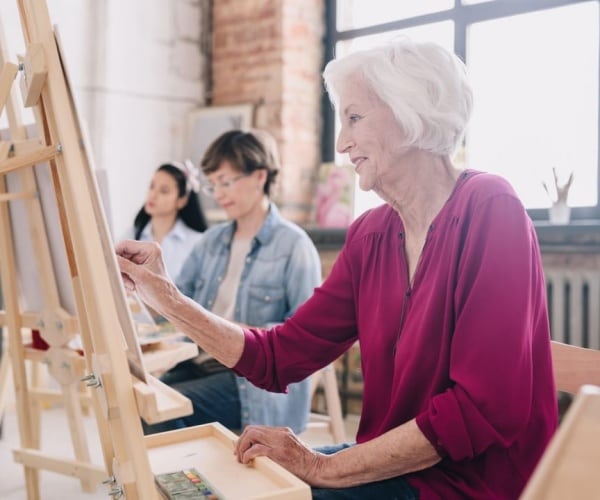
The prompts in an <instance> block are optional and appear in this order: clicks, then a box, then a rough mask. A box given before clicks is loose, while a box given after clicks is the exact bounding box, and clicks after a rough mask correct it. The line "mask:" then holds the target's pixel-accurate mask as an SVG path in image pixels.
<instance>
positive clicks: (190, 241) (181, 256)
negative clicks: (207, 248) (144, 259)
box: [124, 219, 202, 281]
mask: <svg viewBox="0 0 600 500" xmlns="http://www.w3.org/2000/svg"><path fill="white" fill-rule="evenodd" d="M134 237H135V228H131V229H130V230H129V231H128V232H127V234H126V235H125V238H124V239H133V238H134ZM201 237H202V233H201V232H199V231H196V230H195V229H192V228H191V227H189V226H187V225H186V224H185V222H183V221H182V220H181V219H177V221H176V222H175V225H174V226H173V228H172V229H171V230H170V231H169V232H168V233H167V234H166V235H165V237H164V238H163V240H162V243H161V244H160V246H161V248H162V255H163V260H164V261H165V265H166V267H167V272H168V273H169V276H170V277H171V278H172V279H173V281H175V280H176V279H177V276H178V275H179V271H181V267H182V266H183V263H184V262H185V259H187V257H188V255H189V254H190V252H191V251H192V248H194V246H195V245H196V243H197V242H198V240H199V239H200V238H201ZM140 241H154V238H153V237H152V223H151V222H149V223H148V224H146V227H144V229H143V230H142V234H140Z"/></svg>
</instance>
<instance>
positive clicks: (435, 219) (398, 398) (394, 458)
mask: <svg viewBox="0 0 600 500" xmlns="http://www.w3.org/2000/svg"><path fill="white" fill-rule="evenodd" d="M324 78H325V82H326V85H327V89H328V91H329V93H330V96H331V97H332V100H333V102H334V104H335V106H336V108H337V110H338V112H339V117H340V121H341V131H340V134H339V138H338V141H337V149H338V151H339V152H340V153H345V154H348V156H349V158H350V161H351V162H352V163H353V164H354V166H355V170H356V174H357V175H358V176H359V183H360V188H361V189H363V190H373V191H375V193H377V194H378V195H379V196H380V197H381V198H382V199H383V200H384V201H385V202H386V203H385V204H384V205H382V206H380V207H378V208H375V209H373V210H370V211H368V212H366V213H365V214H364V215H362V216H361V217H360V218H359V219H358V220H356V221H355V222H354V223H353V224H352V226H351V227H350V229H349V230H348V234H347V236H346V241H345V244H344V247H343V249H342V251H341V253H340V255H339V257H338V259H337V260H336V262H335V264H334V266H333V269H332V271H331V273H330V275H329V277H328V278H327V280H326V281H325V282H324V283H323V285H322V286H321V287H319V288H318V289H316V290H315V293H314V295H313V296H312V297H311V298H310V299H308V301H307V302H306V303H305V304H304V305H303V306H301V307H300V308H299V309H298V310H297V312H296V313H295V314H294V315H293V316H292V317H291V318H290V319H289V320H288V321H287V322H286V323H284V324H283V325H279V326H276V327H275V328H274V329H271V330H260V329H252V328H250V329H243V328H241V327H239V326H235V325H233V324H229V323H226V322H223V321H221V320H218V319H217V318H215V317H213V316H212V315H211V314H210V313H208V312H207V311H205V310H202V309H201V308H199V307H198V306H197V305H195V304H193V303H192V302H190V301H188V300H186V299H185V298H183V297H182V296H181V295H180V294H178V293H177V291H176V290H175V288H174V286H173V285H172V283H170V282H169V280H168V277H166V276H165V274H164V269H163V265H162V262H161V259H160V253H159V251H158V250H157V249H156V248H155V247H152V246H148V245H144V244H141V243H135V242H125V243H122V244H121V245H119V246H118V247H117V253H118V254H119V256H120V258H119V262H120V266H121V270H122V272H123V275H124V281H125V285H126V286H128V287H130V288H136V289H137V290H138V291H139V292H140V294H141V295H142V297H143V298H144V300H146V301H147V302H148V303H149V304H150V305H151V306H152V307H154V308H156V309H158V310H159V311H160V312H161V313H162V314H164V315H165V316H166V317H167V318H169V319H170V320H171V321H172V322H173V323H175V324H176V325H177V326H178V327H179V328H181V329H182V330H184V331H185V332H186V333H187V334H188V335H189V336H190V337H191V338H193V339H194V340H195V341H196V342H197V343H198V344H199V345H201V346H202V347H203V348H204V349H205V350H207V351H209V352H211V353H213V354H214V355H215V356H216V357H217V358H218V359H220V360H221V361H222V362H223V363H224V364H225V365H227V366H231V367H233V368H234V370H235V371H236V372H238V373H240V374H243V375H244V376H245V377H247V378H248V379H249V380H250V381H252V382H253V383H254V384H256V385H258V386H260V387H264V388H267V389H269V390H273V391H284V390H285V388H286V386H287V385H288V384H290V383H292V382H295V381H298V380H301V379H303V378H304V377H306V376H307V375H309V374H310V373H312V372H314V371H315V370H318V369H319V368H321V367H323V366H325V365H327V364H328V363H330V362H331V361H332V360H334V359H336V358H337V357H338V356H340V355H341V354H342V353H344V352H345V351H346V350H347V349H348V348H349V347H350V346H351V345H352V344H353V343H354V342H356V341H358V342H359V344H360V350H361V362H362V371H363V378H364V392H363V407H362V414H361V420H360V425H359V428H358V433H357V436H356V443H349V444H345V445H340V446H335V447H329V448H321V449H317V450H312V449H309V448H308V447H306V446H305V445H304V444H303V443H302V442H301V441H300V440H299V439H297V438H296V436H294V435H293V434H292V432H291V431H290V430H289V429H286V428H271V427H263V426H249V427H247V428H246V429H245V430H244V432H243V433H242V434H241V436H240V438H239V440H238V443H237V447H236V453H237V457H238V459H239V460H240V461H241V462H243V463H248V462H249V461H250V460H252V459H253V458H254V457H257V456H261V455H264V456H268V457H270V458H271V459H273V460H274V461H276V462H277V463H279V464H281V465H282V466H283V467H285V468H287V469H288V470H290V471H291V472H293V473H294V474H296V475H297V476H299V477H300V478H302V479H303V480H304V481H306V482H307V483H309V484H310V485H311V486H312V488H313V490H312V492H313V498H421V499H427V498H444V499H451V498H485V499H491V498H517V497H518V496H519V494H520V492H521V490H522V489H523V487H524V485H525V483H526V481H527V479H528V477H529V475H530V474H531V472H532V470H533V468H534V467H535V465H536V463H537V461H538V459H539V457H540V456H541V454H542V452H543V450H544V448H545V446H546V444H547V442H548V440H549V439H550V437H551V435H552V434H553V432H554V430H555V428H556V425H557V404H556V393H555V390H554V384H553V375H552V366H551V355H550V334H549V325H548V314H547V305H546V296H545V286H544V278H543V272H542V264H541V258H540V252H539V246H538V243H537V239H536V235H535V232H534V228H533V225H532V223H531V220H530V219H529V218H528V216H527V213H526V211H525V209H524V207H523V205H522V203H521V202H520V201H519V199H518V198H517V196H516V194H515V192H514V190H513V189H512V188H511V187H510V185H509V184H508V183H507V182H506V181H505V180H503V179H501V178H499V177H497V176H495V175H491V174H487V173H483V172H479V171H474V170H461V169H460V168H459V167H458V166H456V165H454V164H453V163H452V160H451V155H452V153H453V151H454V150H455V148H456V147H457V146H458V145H459V144H460V142H461V140H462V137H463V133H464V130H465V127H466V124H467V122H468V119H469V115H470V112H471V107H472V93H471V89H470V87H469V85H468V83H467V80H466V76H465V69H464V66H463V64H462V63H461V62H460V60H459V59H458V58H457V57H455V56H454V55H452V54H450V53H448V52H447V51H446V50H444V49H442V48H441V47H439V46H437V45H435V44H432V43H415V42H412V41H410V40H408V39H405V38H402V39H399V40H396V41H394V42H392V43H390V44H388V45H386V46H382V47H377V48H374V49H371V50H367V51H364V52H359V53H355V54H352V55H349V56H347V57H345V58H342V59H340V60H336V61H332V62H330V63H329V64H328V65H327V67H326V69H325V72H324Z"/></svg>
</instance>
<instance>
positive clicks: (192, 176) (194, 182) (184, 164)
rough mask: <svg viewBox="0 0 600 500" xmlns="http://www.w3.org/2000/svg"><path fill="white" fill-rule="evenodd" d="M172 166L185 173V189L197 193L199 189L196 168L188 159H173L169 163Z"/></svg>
mask: <svg viewBox="0 0 600 500" xmlns="http://www.w3.org/2000/svg"><path fill="white" fill-rule="evenodd" d="M171 164H172V165H173V166H174V167H177V168H178V169H179V170H181V171H182V172H183V175H185V178H186V181H187V186H186V191H187V192H188V193H189V192H190V191H193V192H194V193H197V192H199V191H200V179H199V176H198V169H197V168H196V167H195V166H194V164H193V163H192V161H191V160H190V159H185V160H183V161H174V162H172V163H171Z"/></svg>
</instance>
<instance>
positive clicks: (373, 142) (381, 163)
mask: <svg viewBox="0 0 600 500" xmlns="http://www.w3.org/2000/svg"><path fill="white" fill-rule="evenodd" d="M338 106H339V115H340V122H341V125H342V127H341V129H340V133H339V136H338V139H337V144H336V148H337V151H338V152H339V153H342V154H343V153H347V154H348V156H349V158H350V161H351V162H352V163H353V164H354V170H355V172H356V173H357V174H358V176H359V186H360V188H361V189H362V190H363V191H369V190H371V189H374V190H375V191H378V186H380V185H383V184H384V183H385V182H388V181H390V180H392V178H393V177H394V176H396V175H398V173H399V167H400V165H398V164H399V163H401V161H402V157H403V156H404V154H405V153H406V148H405V147H403V144H404V142H405V135H404V132H403V130H402V128H401V127H400V125H399V123H398V122H397V120H396V119H395V117H394V115H393V113H392V110H391V109H390V108H389V106H387V105H386V104H385V103H384V102H383V101H382V100H381V99H379V97H377V96H376V95H375V94H374V93H373V92H372V91H371V90H370V89H369V87H368V86H367V85H366V84H365V83H364V82H363V80H362V78H360V77H356V78H352V79H349V80H348V81H347V83H346V84H345V85H344V87H343V88H342V89H341V92H340V99H339V104H338Z"/></svg>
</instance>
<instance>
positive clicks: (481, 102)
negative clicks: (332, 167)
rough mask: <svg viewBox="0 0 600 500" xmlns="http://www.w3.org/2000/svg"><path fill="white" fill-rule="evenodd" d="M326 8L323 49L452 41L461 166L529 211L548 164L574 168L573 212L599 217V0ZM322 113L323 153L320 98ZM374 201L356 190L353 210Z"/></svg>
mask: <svg viewBox="0 0 600 500" xmlns="http://www.w3.org/2000/svg"><path fill="white" fill-rule="evenodd" d="M380 4H381V5H380ZM396 4H397V5H396ZM328 16H329V22H328V26H329V28H328V29H329V33H328V47H327V48H328V54H329V58H331V57H333V55H334V54H336V55H337V56H342V55H345V54H348V53H350V52H352V51H355V50H359V49H363V48H368V47H370V46H373V45H375V44H378V43H381V42H383V41H385V40H387V39H390V38H393V37H394V36H396V35H398V34H399V33H403V34H407V35H408V36H410V37H411V38H413V39H427V40H431V41H434V42H437V43H439V44H441V45H443V46H445V47H446V48H448V49H450V50H453V51H454V52H455V53H456V54H457V55H458V56H459V57H461V59H463V60H464V61H465V62H466V64H467V68H468V71H469V75H470V80H471V83H472V85H473V91H474V95H475V107H474V111H473V116H472V119H471V122H470V125H469V129H468V130H467V135H466V139H465V147H464V151H463V153H464V154H463V155H462V156H464V163H465V166H467V167H469V168H474V169H476V170H486V171H489V172H495V173H498V174H500V175H503V176H504V177H506V178H507V179H508V180H509V181H510V182H511V183H512V185H513V186H514V187H515V189H516V190H517V192H518V193H519V196H520V197H521V199H522V200H523V202H524V204H525V206H526V207H527V208H528V209H529V211H530V214H531V216H532V217H533V218H534V219H536V218H540V219H542V218H546V217H547V210H546V208H547V207H548V206H549V205H550V199H549V197H548V195H547V193H546V192H545V191H544V189H543V187H542V182H543V181H545V182H546V183H547V184H549V185H552V184H553V182H552V169H553V168H555V169H556V171H557V173H558V175H559V178H564V179H566V177H568V175H569V173H570V172H571V171H573V172H574V175H575V180H574V182H573V186H572V188H571V192H570V195H569V204H570V205H571V206H572V207H574V209H573V210H572V218H573V219H584V218H594V219H599V218H600V203H599V190H600V178H599V174H598V172H599V165H598V164H599V158H600V156H599V151H598V135H599V112H598V110H599V95H600V86H599V74H600V67H599V59H600V33H599V19H600V0H521V1H518V2H517V1H514V0H462V1H461V0H429V1H427V2H423V1H422V0H403V1H402V2H387V1H386V0H380V1H379V0H330V1H329V2H328ZM325 114H326V116H325V133H326V134H327V136H328V137H326V139H325V140H324V150H323V152H324V155H325V159H326V160H331V159H333V158H334V157H335V154H334V152H333V147H334V139H333V137H334V136H335V135H336V132H337V126H336V124H335V122H336V118H335V117H334V112H333V110H332V109H331V106H330V105H329V104H327V105H326V106H325ZM378 203H381V201H380V200H379V199H378V198H377V197H376V196H375V195H373V194H372V193H363V192H361V191H360V190H358V189H357V194H356V199H355V215H359V214H360V213H362V212H363V211H364V210H366V209H367V208H370V207H371V206H374V205H376V204H378Z"/></svg>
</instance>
